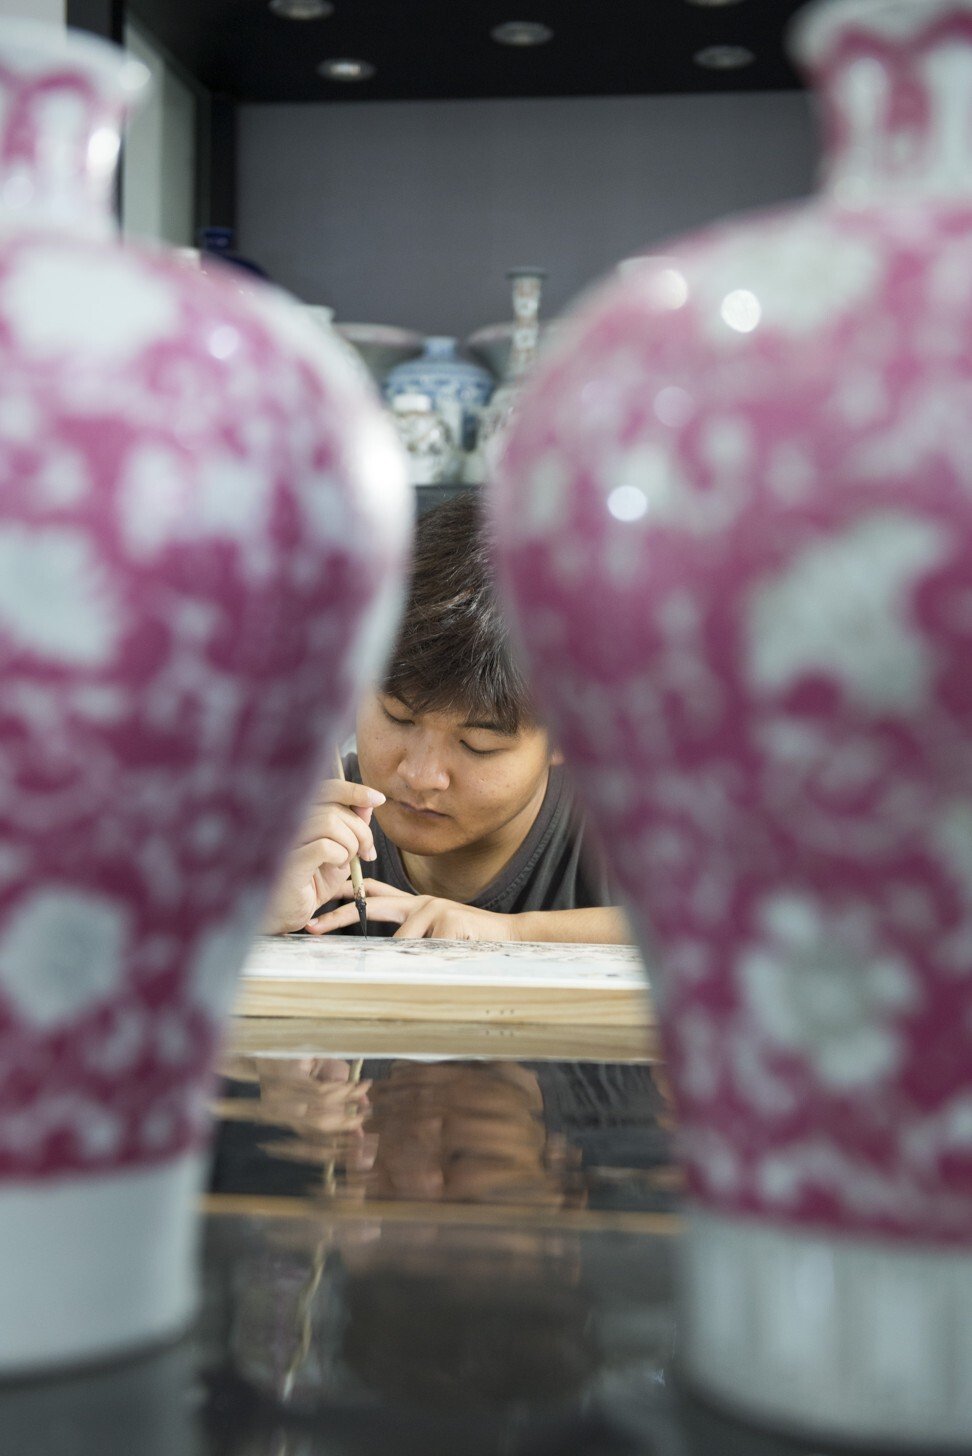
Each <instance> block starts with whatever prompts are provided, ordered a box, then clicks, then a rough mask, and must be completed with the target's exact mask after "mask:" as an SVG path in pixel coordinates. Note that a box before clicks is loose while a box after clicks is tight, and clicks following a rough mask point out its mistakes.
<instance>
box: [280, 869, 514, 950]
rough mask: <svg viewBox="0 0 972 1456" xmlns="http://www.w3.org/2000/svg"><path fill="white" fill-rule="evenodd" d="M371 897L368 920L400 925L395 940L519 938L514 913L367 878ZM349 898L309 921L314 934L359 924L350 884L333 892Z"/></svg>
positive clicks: (368, 895)
mask: <svg viewBox="0 0 972 1456" xmlns="http://www.w3.org/2000/svg"><path fill="white" fill-rule="evenodd" d="M364 888H365V894H366V896H367V897H368V921H369V923H370V922H371V921H376V922H377V921H385V922H386V923H388V924H392V925H397V926H398V929H397V930H396V931H395V938H396V939H403V940H423V939H426V940H518V939H519V936H518V935H517V933H516V916H515V915H497V914H495V913H494V912H493V911H492V910H477V909H476V907H475V906H473V905H461V904H459V902H458V901H456V900H439V899H437V898H436V896H434V895H412V894H410V893H409V892H408V891H407V890H396V889H395V887H394V885H386V884H383V883H382V881H381V880H365V882H364ZM334 893H336V894H338V895H340V896H341V897H342V898H343V899H345V900H348V902H349V903H348V904H347V905H338V906H337V908H336V909H334V910H326V911H325V912H324V914H323V915H318V916H317V918H316V919H314V920H311V921H310V922H309V923H308V924H307V929H308V930H309V931H311V932H312V934H314V935H326V934H327V933H328V931H330V930H342V929H343V928H344V927H345V926H347V925H356V924H357V923H358V909H357V906H356V905H355V904H354V901H353V893H354V892H353V891H352V889H351V886H350V885H349V884H346V885H341V886H340V887H339V889H338V890H337V891H336V892H334Z"/></svg>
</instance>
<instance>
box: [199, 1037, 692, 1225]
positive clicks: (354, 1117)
mask: <svg viewBox="0 0 972 1456" xmlns="http://www.w3.org/2000/svg"><path fill="white" fill-rule="evenodd" d="M222 1070H223V1074H224V1077H223V1082H222V1086H221V1093H220V1097H219V1099H218V1101H217V1103H216V1112H217V1114H218V1116H219V1117H220V1119H221V1121H220V1126H219V1130H218V1134H217V1140H216V1153H215V1159H214V1165H213V1178H212V1185H211V1187H212V1191H213V1192H214V1193H220V1194H236V1195H240V1194H249V1195H266V1194H275V1195H291V1196H300V1197H316V1198H318V1199H326V1200H330V1199H333V1200H338V1201H342V1202H343V1203H348V1202H353V1203H356V1204H358V1205H359V1206H363V1205H366V1204H368V1203H370V1202H373V1201H375V1200H396V1201H406V1202H409V1203H417V1204H422V1203H433V1204H443V1203H444V1204H468V1203H486V1204H505V1205H509V1206H511V1207H517V1206H521V1207H524V1208H532V1209H537V1208H547V1209H550V1210H558V1209H559V1210H570V1209H581V1208H586V1209H601V1210H603V1209H627V1210H631V1211H644V1212H664V1211H669V1210H671V1208H672V1207H673V1200H674V1198H675V1196H676V1194H677V1187H678V1176H677V1172H676V1169H675V1167H674V1165H673V1162H672V1152H671V1139H670V1129H671V1116H670V1112H669V1108H668V1103H667V1099H666V1094H665V1090H664V1084H663V1082H662V1080H661V1076H660V1073H659V1070H658V1068H657V1067H653V1066H651V1065H649V1064H647V1063H644V1064H619V1065H611V1064H604V1063H557V1062H538V1063H519V1062H515V1061H482V1060H480V1061H461V1060H455V1061H449V1060H438V1061H433V1062H429V1061H416V1060H395V1061H387V1060H385V1061H378V1060H348V1059H344V1058H324V1057H291V1058H282V1057H277V1056H270V1057H233V1058H228V1059H227V1060H226V1062H225V1063H224V1065H223V1068H222Z"/></svg>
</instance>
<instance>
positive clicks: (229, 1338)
mask: <svg viewBox="0 0 972 1456" xmlns="http://www.w3.org/2000/svg"><path fill="white" fill-rule="evenodd" d="M224 1071H225V1072H226V1073H227V1074H228V1075H227V1077H226V1080H225V1081H224V1083H223V1085H222V1087H221V1089H220V1096H219V1098H218V1100H217V1102H216V1110H217V1113H218V1114H219V1115H220V1117H221V1119H222V1120H221V1122H220V1126H219V1135H218V1138H217V1143H216V1151H215V1156H214V1163H213V1180H212V1190H211V1192H210V1194H209V1196H208V1197H207V1199H206V1201H205V1208H206V1216H205V1220H204V1243H203V1258H202V1269H203V1302H202V1308H201V1311H200V1315H199V1318H198V1320H197V1322H196V1324H195V1326H194V1327H193V1329H191V1330H190V1331H189V1332H187V1334H186V1335H185V1336H184V1338H183V1339H181V1340H180V1341H178V1342H177V1343H174V1344H172V1345H171V1346H169V1347H168V1348H166V1349H164V1350H159V1351H156V1352H154V1353H151V1354H148V1355H145V1356H143V1357H141V1358H133V1359H131V1360H128V1361H126V1362H124V1363H118V1364H116V1365H114V1366H111V1367H105V1368H104V1369H89V1370H87V1371H84V1372H81V1373H77V1374H75V1375H73V1376H67V1377H65V1378H63V1379H58V1380H43V1381H36V1382H25V1383H22V1384H17V1385H14V1384H8V1385H6V1386H0V1456H8V1453H10V1456H371V1453H375V1456H378V1453H381V1456H392V1453H406V1456H412V1453H415V1456H438V1453H443V1456H446V1453H448V1456H479V1453H483V1456H485V1453H495V1456H552V1453H564V1456H588V1453H590V1456H615V1453H617V1456H622V1453H634V1452H650V1453H658V1456H789V1453H797V1452H799V1451H805V1452H816V1453H818V1456H822V1453H823V1448H822V1447H821V1446H820V1445H819V1444H815V1445H812V1446H806V1447H804V1446H801V1445H800V1444H798V1443H795V1442H791V1441H788V1440H784V1439H781V1438H778V1437H775V1436H773V1435H770V1434H766V1433H762V1432H759V1431H756V1430H751V1429H749V1428H747V1427H745V1426H743V1425H740V1424H736V1423H735V1422H733V1421H731V1420H728V1419H726V1418H724V1417H722V1416H720V1415H718V1414H716V1413H713V1412H711V1411H709V1410H708V1409H707V1408H705V1407H704V1406H703V1405H701V1404H699V1403H697V1402H695V1401H694V1400H693V1399H692V1398H691V1396H690V1395H688V1394H686V1393H685V1392H683V1391H681V1390H680V1389H679V1386H678V1381H677V1354H678V1331H677V1322H676V1320H675V1317H674V1314H673V1307H672V1287H673V1264H674V1259H675V1254H676V1247H677V1238H678V1216H677V1199H678V1180H677V1176H676V1175H675V1174H674V1170H673V1169H672V1166H671V1162H670V1151H669V1142H668V1137H669V1133H668V1118H667V1114H666V1111H665V1104H664V1098H663V1095H662V1093H661V1092H660V1090H659V1087H658V1084H657V1080H656V1075H655V1073H654V1072H653V1071H652V1069H650V1068H649V1067H647V1066H639V1065H637V1064H636V1065H627V1066H606V1065H593V1064H589V1065H586V1064H526V1063H516V1062H484V1061H475V1062H470V1061H441V1060H440V1061H438V1062H415V1061H408V1060H389V1061H386V1062H367V1061H366V1062H364V1063H363V1064H360V1065H359V1064H357V1063H355V1062H348V1061H347V1060H342V1059H336V1058H314V1057H300V1058H278V1057H273V1058H265V1059H261V1058H259V1057H257V1058H253V1057H247V1058H242V1059H241V1058H236V1059H231V1060H230V1061H229V1062H228V1063H227V1065H226V1067H225V1068H224ZM11 1313H12V1312H5V1317H11Z"/></svg>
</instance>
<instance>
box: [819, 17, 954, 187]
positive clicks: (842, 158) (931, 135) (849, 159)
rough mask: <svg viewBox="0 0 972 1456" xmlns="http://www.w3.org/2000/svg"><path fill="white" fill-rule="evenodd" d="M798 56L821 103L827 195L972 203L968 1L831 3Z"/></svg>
mask: <svg viewBox="0 0 972 1456" xmlns="http://www.w3.org/2000/svg"><path fill="white" fill-rule="evenodd" d="M794 51H795V54H796V57H797V59H798V61H799V62H800V63H801V64H802V66H803V67H804V69H805V70H806V71H807V72H808V73H809V75H810V77H811V78H812V80H813V81H814V83H815V86H816V89H817V91H818V94H819V95H820V97H821V101H822V105H823V114H824V127H825V140H826V147H825V163H824V186H825V189H826V190H827V191H828V192H830V193H831V194H833V195H835V196H836V197H837V198H838V200H839V201H841V202H846V203H848V204H850V205H855V204H865V205H866V203H867V202H868V200H869V199H871V198H876V197H880V196H887V195H889V194H891V195H900V196H902V197H906V196H909V195H915V196H923V197H937V198H942V199H951V200H960V199H962V198H963V197H965V198H968V199H969V200H970V201H972V0H827V3H824V4H818V5H817V6H816V7H812V8H811V10H810V12H809V14H808V17H807V20H806V21H805V22H804V23H803V24H802V25H800V24H798V26H797V29H796V36H795V45H794Z"/></svg>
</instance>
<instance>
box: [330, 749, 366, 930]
mask: <svg viewBox="0 0 972 1456" xmlns="http://www.w3.org/2000/svg"><path fill="white" fill-rule="evenodd" d="M335 759H336V761H337V776H338V778H339V779H343V778H344V777H345V774H344V763H343V761H342V759H341V750H340V749H338V750H337V753H336V754H335ZM350 871H351V888H352V890H353V891H354V903H355V904H356V905H357V907H358V919H359V920H360V922H361V934H362V935H363V936H365V937H366V938H367V935H368V902H367V900H366V899H365V891H364V876H363V875H362V873H361V861H360V859H359V858H358V856H357V855H356V854H353V855H352V856H351V864H350Z"/></svg>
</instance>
